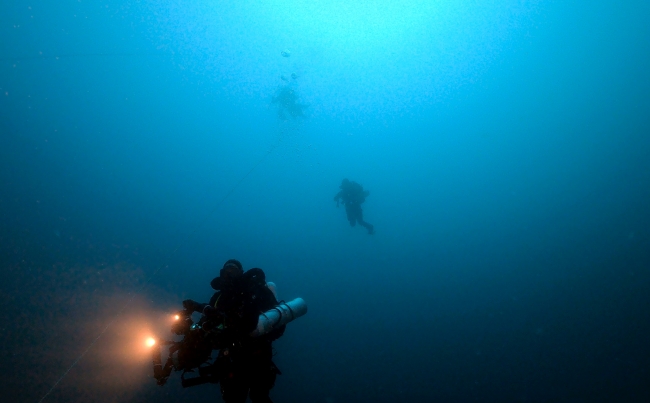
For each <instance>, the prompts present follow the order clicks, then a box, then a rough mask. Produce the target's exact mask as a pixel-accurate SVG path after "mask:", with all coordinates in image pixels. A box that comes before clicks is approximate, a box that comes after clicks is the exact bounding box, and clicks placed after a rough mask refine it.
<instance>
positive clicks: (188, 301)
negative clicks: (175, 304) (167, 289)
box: [183, 299, 201, 313]
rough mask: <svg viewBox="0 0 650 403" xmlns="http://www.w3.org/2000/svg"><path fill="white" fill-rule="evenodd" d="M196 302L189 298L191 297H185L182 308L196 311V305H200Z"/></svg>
mask: <svg viewBox="0 0 650 403" xmlns="http://www.w3.org/2000/svg"><path fill="white" fill-rule="evenodd" d="M200 305H201V304H199V303H198V302H196V301H194V300H191V299H186V300H185V301H183V308H185V310H186V311H188V312H190V313H192V312H194V311H197V309H196V308H197V306H200Z"/></svg>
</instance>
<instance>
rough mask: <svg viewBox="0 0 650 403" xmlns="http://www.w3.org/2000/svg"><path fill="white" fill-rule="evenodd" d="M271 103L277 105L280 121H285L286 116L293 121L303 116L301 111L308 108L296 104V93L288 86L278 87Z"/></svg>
mask: <svg viewBox="0 0 650 403" xmlns="http://www.w3.org/2000/svg"><path fill="white" fill-rule="evenodd" d="M271 102H272V103H274V104H277V105H278V116H279V117H280V119H282V120H287V115H286V114H289V115H290V116H291V117H292V118H294V119H296V118H300V117H303V116H305V114H304V113H303V111H304V110H305V108H307V106H308V105H305V104H301V103H299V102H298V95H297V94H296V91H295V90H294V89H293V88H291V87H290V86H288V85H286V86H284V87H280V89H279V90H278V92H277V95H276V96H274V97H273V99H272V100H271Z"/></svg>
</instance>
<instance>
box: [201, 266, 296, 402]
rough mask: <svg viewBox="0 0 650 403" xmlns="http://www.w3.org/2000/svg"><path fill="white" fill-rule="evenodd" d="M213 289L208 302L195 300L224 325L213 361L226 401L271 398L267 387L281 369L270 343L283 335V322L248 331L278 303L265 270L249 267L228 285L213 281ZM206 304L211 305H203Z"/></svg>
mask: <svg viewBox="0 0 650 403" xmlns="http://www.w3.org/2000/svg"><path fill="white" fill-rule="evenodd" d="M212 287H213V288H215V289H217V290H218V291H217V292H215V293H214V295H213V296H212V298H211V299H210V303H209V304H198V303H197V304H196V305H195V306H194V310H196V311H200V312H205V313H206V316H207V317H208V318H210V319H211V321H212V322H215V323H220V324H221V325H223V326H224V338H225V340H226V342H225V345H226V347H223V348H221V349H220V350H219V355H218V357H217V360H216V362H215V365H216V367H217V368H219V373H220V375H219V383H220V384H221V393H222V397H223V400H224V401H225V402H226V403H242V402H245V401H246V398H247V397H250V399H251V401H252V402H254V403H259V402H271V399H270V398H269V391H270V390H271V388H272V387H273V385H274V383H275V378H276V376H277V374H279V373H280V371H279V370H278V368H277V367H276V366H275V364H274V363H273V360H272V358H273V350H272V346H271V343H272V342H273V340H275V339H277V338H278V337H280V336H282V334H283V333H284V329H285V326H282V327H280V328H278V329H276V330H274V331H272V332H271V333H268V334H266V335H264V336H260V337H256V338H253V337H250V336H249V334H250V333H251V332H252V331H253V330H255V328H256V327H257V322H258V318H259V315H260V314H261V313H262V312H265V311H268V310H269V309H272V308H273V307H275V306H276V305H277V304H278V301H277V300H276V298H275V295H273V292H272V291H271V290H270V289H269V288H268V287H267V286H266V280H265V276H264V272H263V271H262V270H261V269H250V270H248V271H247V272H245V273H244V274H243V275H241V276H240V277H238V278H236V279H235V281H234V283H233V284H232V285H231V286H228V287H225V286H223V285H222V284H220V278H219V277H217V278H215V279H214V280H213V281H212ZM206 305H209V306H210V307H211V308H208V309H205V310H204V308H205V307H206Z"/></svg>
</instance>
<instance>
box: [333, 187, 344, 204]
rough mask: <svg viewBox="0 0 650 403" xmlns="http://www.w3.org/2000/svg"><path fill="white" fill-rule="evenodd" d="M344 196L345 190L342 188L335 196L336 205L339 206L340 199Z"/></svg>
mask: <svg viewBox="0 0 650 403" xmlns="http://www.w3.org/2000/svg"><path fill="white" fill-rule="evenodd" d="M342 196H343V191H342V190H341V191H340V192H338V193H337V194H336V195H335V196H334V201H335V202H336V207H338V206H339V199H340V198H341V197H342Z"/></svg>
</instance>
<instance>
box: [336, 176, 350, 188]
mask: <svg viewBox="0 0 650 403" xmlns="http://www.w3.org/2000/svg"><path fill="white" fill-rule="evenodd" d="M348 185H350V180H349V179H348V178H345V179H343V180H342V181H341V186H339V187H340V188H341V189H343V188H344V187H347V186H348Z"/></svg>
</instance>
